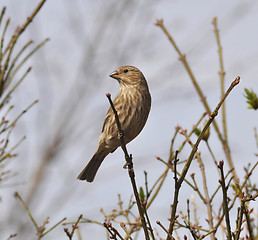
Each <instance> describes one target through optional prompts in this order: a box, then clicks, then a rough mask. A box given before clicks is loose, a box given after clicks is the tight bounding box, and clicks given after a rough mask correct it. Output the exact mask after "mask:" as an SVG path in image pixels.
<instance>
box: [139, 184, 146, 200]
mask: <svg viewBox="0 0 258 240" xmlns="http://www.w3.org/2000/svg"><path fill="white" fill-rule="evenodd" d="M139 198H140V201H141V202H144V201H145V194H144V191H143V188H142V187H140V191H139Z"/></svg>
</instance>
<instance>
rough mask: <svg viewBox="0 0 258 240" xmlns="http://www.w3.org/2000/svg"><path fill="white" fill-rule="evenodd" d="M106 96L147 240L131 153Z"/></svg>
mask: <svg viewBox="0 0 258 240" xmlns="http://www.w3.org/2000/svg"><path fill="white" fill-rule="evenodd" d="M106 96H107V98H108V101H109V103H110V106H111V108H112V110H113V112H114V115H115V119H116V124H117V128H118V131H119V133H120V142H121V148H122V149H123V151H124V154H125V160H126V163H127V166H128V174H129V177H130V179H131V183H132V187H133V192H134V196H135V199H136V203H137V207H138V211H139V214H140V219H141V222H142V227H143V230H144V234H145V239H146V240H149V239H150V237H149V234H148V229H147V224H146V220H145V217H144V211H143V208H142V206H141V201H140V198H139V194H138V190H137V186H136V182H135V174H134V169H133V161H132V155H131V154H130V156H129V154H128V152H127V148H126V145H125V141H124V133H123V129H122V127H121V123H120V121H119V117H118V114H117V111H116V109H115V107H114V104H113V102H112V99H111V94H110V93H107V94H106Z"/></svg>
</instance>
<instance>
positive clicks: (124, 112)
mask: <svg viewBox="0 0 258 240" xmlns="http://www.w3.org/2000/svg"><path fill="white" fill-rule="evenodd" d="M109 76H110V77H112V78H114V79H116V80H117V81H118V82H119V84H120V90H119V92H118V94H117V96H116V97H115V99H114V100H113V104H114V107H115V109H116V111H117V114H118V117H119V121H120V123H121V127H122V130H123V132H124V141H125V144H127V143H129V142H130V141H132V140H133V139H134V138H135V137H136V136H137V135H138V134H139V133H140V132H141V130H142V129H143V127H144V125H145V123H146V121H147V118H148V115H149V112H150V108H151V95H150V92H149V88H148V84H147V82H146V80H145V77H144V76H143V74H142V72H141V71H140V70H139V69H138V68H136V67H133V66H122V67H119V68H118V69H117V70H116V71H114V72H112V73H111V74H110V75H109ZM119 146H121V144H120V139H119V132H118V128H117V124H116V120H115V115H114V112H113V110H112V108H111V107H110V108H109V110H108V112H107V115H106V118H105V120H104V124H103V127H102V133H101V135H100V138H99V143H98V148H97V151H96V152H95V154H94V155H93V157H92V159H91V160H90V162H89V163H88V164H87V166H86V167H85V168H84V169H83V170H82V172H81V173H80V174H79V176H78V179H80V180H86V181H87V182H92V181H93V180H94V178H95V175H96V173H97V171H98V169H99V167H100V165H101V163H102V162H103V160H104V159H105V157H106V156H107V155H108V154H109V153H112V152H114V151H115V150H116V149H117V148H118V147H119Z"/></svg>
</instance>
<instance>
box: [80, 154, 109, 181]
mask: <svg viewBox="0 0 258 240" xmlns="http://www.w3.org/2000/svg"><path fill="white" fill-rule="evenodd" d="M108 154H109V152H107V151H104V150H102V151H97V152H96V153H95V154H94V156H93V157H92V159H91V160H90V162H89V163H88V164H87V166H86V167H85V168H84V169H83V170H82V171H81V173H80V174H79V176H78V177H77V178H78V179H79V180H86V181H87V182H93V180H94V178H95V175H96V173H97V171H98V169H99V167H100V165H101V163H102V162H103V160H104V158H105V157H106V156H107V155H108Z"/></svg>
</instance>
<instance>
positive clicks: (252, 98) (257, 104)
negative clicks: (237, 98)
mask: <svg viewBox="0 0 258 240" xmlns="http://www.w3.org/2000/svg"><path fill="white" fill-rule="evenodd" d="M245 93H246V95H244V96H245V98H246V99H247V100H246V102H247V104H248V107H247V108H248V109H254V110H256V109H258V97H257V95H256V93H255V92H254V91H253V90H250V91H249V90H248V89H247V88H245Z"/></svg>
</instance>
